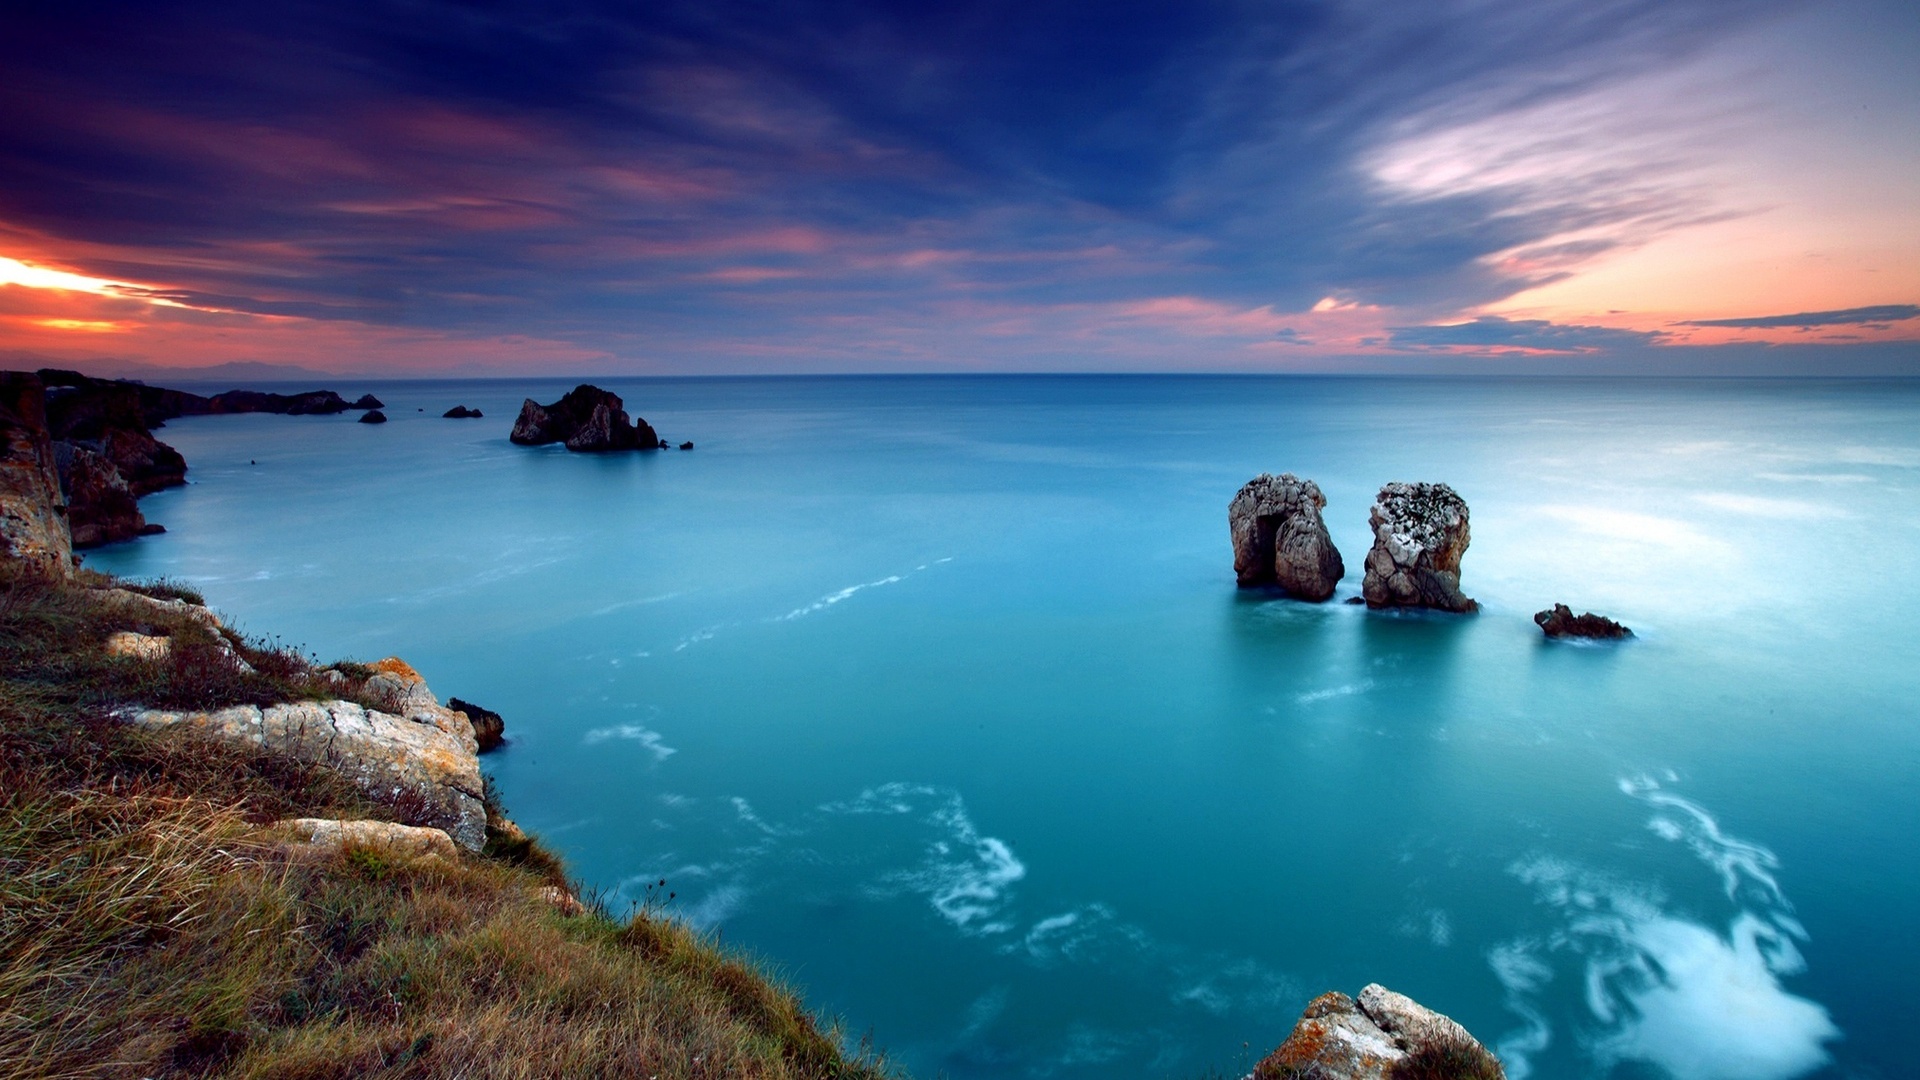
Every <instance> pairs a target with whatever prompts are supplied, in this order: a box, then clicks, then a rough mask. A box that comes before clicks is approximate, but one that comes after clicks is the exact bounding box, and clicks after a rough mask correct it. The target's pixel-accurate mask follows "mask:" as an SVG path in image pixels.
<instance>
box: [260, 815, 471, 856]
mask: <svg viewBox="0 0 1920 1080" xmlns="http://www.w3.org/2000/svg"><path fill="white" fill-rule="evenodd" d="M273 827H274V828H275V829H277V830H280V831H282V832H286V833H291V834H293V835H294V836H296V837H298V838H299V839H300V840H301V842H302V843H305V844H307V845H308V846H310V847H314V848H317V849H319V850H322V851H326V852H335V851H341V850H344V849H346V848H378V849H380V850H383V851H386V852H389V853H392V854H396V855H404V856H414V857H419V856H423V855H439V856H441V857H443V858H448V859H453V858H458V857H459V855H460V851H459V849H458V848H456V847H455V846H454V844H453V837H451V836H448V835H447V832H446V830H445V829H435V828H431V827H426V826H420V825H400V824H397V823H395V822H391V821H342V820H339V819H335V818H289V819H287V820H285V821H276V822H274V823H273Z"/></svg>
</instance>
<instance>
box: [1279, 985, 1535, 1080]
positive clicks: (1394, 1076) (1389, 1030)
mask: <svg viewBox="0 0 1920 1080" xmlns="http://www.w3.org/2000/svg"><path fill="white" fill-rule="evenodd" d="M1506 1075H1507V1074H1506V1070H1505V1069H1504V1068H1502V1067H1501V1065H1500V1061H1499V1059H1498V1058H1496V1057H1494V1056H1493V1054H1492V1053H1490V1052H1489V1051H1488V1050H1487V1048H1486V1047H1484V1046H1482V1045H1480V1042H1479V1040H1477V1039H1475V1038H1474V1037H1473V1036H1472V1035H1470V1034H1468V1033H1467V1029H1466V1028H1463V1027H1461V1026H1460V1025H1459V1024H1456V1023H1454V1022H1453V1021H1452V1020H1450V1019H1448V1018H1447V1017H1444V1016H1442V1015H1440V1014H1439V1013H1437V1012H1434V1011H1433V1010H1431V1009H1429V1008H1426V1007H1425V1006H1423V1005H1421V1004H1420V1003H1419V1002H1417V1001H1414V1000H1413V999H1412V998H1409V997H1406V996H1405V995H1402V994H1396V993H1394V992H1393V991H1391V990H1388V989H1387V988H1386V987H1384V986H1381V985H1379V984H1378V983H1376V984H1374V985H1372V986H1369V987H1367V988H1366V989H1364V990H1362V991H1360V999H1359V1000H1358V1001H1355V1000H1354V999H1353V998H1350V997H1348V996H1347V995H1345V994H1342V993H1340V992H1339V991H1337V990H1336V991H1334V992H1332V993H1327V994H1322V995H1320V996H1319V997H1317V998H1315V999H1313V1001H1312V1002H1310V1003H1309V1004H1308V1005H1307V1008H1306V1012H1305V1013H1303V1014H1302V1015H1301V1017H1300V1022H1299V1023H1298V1024H1296V1025H1294V1029H1293V1034H1292V1035H1290V1036H1288V1038H1287V1041H1286V1042H1284V1043H1281V1044H1280V1047H1279V1049H1276V1050H1275V1051H1274V1052H1273V1053H1272V1054H1270V1055H1268V1056H1267V1058H1266V1059H1265V1060H1263V1061H1261V1062H1260V1064H1259V1065H1257V1066H1255V1067H1254V1070H1253V1074H1252V1075H1251V1076H1249V1077H1248V1078H1247V1080H1425V1078H1434V1080H1506Z"/></svg>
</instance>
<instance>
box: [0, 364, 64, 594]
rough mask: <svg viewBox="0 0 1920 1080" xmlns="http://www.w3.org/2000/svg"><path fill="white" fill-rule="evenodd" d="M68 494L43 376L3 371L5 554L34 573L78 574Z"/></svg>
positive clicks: (1, 515)
mask: <svg viewBox="0 0 1920 1080" xmlns="http://www.w3.org/2000/svg"><path fill="white" fill-rule="evenodd" d="M66 512H67V505H66V499H65V498H63V497H62V496H61V493H60V474H59V472H58V469H57V467H56V465H55V463H54V452H53V438H52V436H51V434H50V433H49V432H48V430H47V411H46V387H45V386H44V385H43V384H42V383H41V382H40V378H39V376H36V375H30V374H28V373H26V372H20V371H0V555H5V556H7V557H8V558H11V559H13V560H15V561H17V562H19V563H21V564H22V565H24V566H26V567H27V568H29V569H30V570H32V571H33V572H34V573H37V574H43V575H46V576H49V577H66V576H68V575H70V574H72V573H73V541H72V539H71V538H70V537H69V536H68V534H67V520H66Z"/></svg>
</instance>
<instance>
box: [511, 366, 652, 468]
mask: <svg viewBox="0 0 1920 1080" xmlns="http://www.w3.org/2000/svg"><path fill="white" fill-rule="evenodd" d="M509 438H510V439H512V441H514V442H516V443H518V444H520V445H521V446H544V445H546V444H547V443H556V442H557V443H565V444H566V447H567V449H569V450H575V451H579V452H581V453H604V452H606V451H611V450H652V449H654V448H655V447H657V446H659V445H660V436H659V434H658V433H657V432H655V431H654V430H653V427H652V426H651V425H649V424H648V423H647V422H646V421H645V420H640V421H638V422H637V423H636V422H634V421H632V420H629V419H628V418H627V410H626V408H625V406H624V405H623V404H622V403H621V401H620V397H619V395H617V394H614V393H611V392H609V391H606V390H602V389H600V388H599V387H597V386H589V385H587V384H585V383H582V384H581V385H579V386H576V387H574V388H573V389H572V390H569V391H568V392H567V394H566V396H565V397H563V398H561V399H560V400H559V401H556V402H554V403H553V404H551V405H541V404H540V403H538V402H536V401H534V400H533V399H532V398H528V399H527V400H526V403H525V404H524V405H522V406H520V418H519V419H518V420H516V421H514V425H513V434H512V435H510V436H509Z"/></svg>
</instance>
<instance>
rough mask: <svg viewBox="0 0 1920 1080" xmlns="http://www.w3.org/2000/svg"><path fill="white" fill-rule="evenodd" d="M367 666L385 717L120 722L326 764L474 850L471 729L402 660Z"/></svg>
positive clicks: (248, 714) (322, 710)
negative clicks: (398, 800) (403, 803)
mask: <svg viewBox="0 0 1920 1080" xmlns="http://www.w3.org/2000/svg"><path fill="white" fill-rule="evenodd" d="M373 667H374V672H375V674H374V676H373V677H372V678H370V679H368V680H367V683H366V688H367V689H368V690H369V691H374V692H380V693H383V695H384V696H385V697H387V698H388V699H389V701H390V703H391V704H390V706H389V707H390V708H391V710H392V711H387V710H385V709H370V708H367V707H366V706H364V705H360V704H357V703H355V702H351V701H345V700H335V701H303V702H295V703H291V704H286V705H269V706H267V707H265V708H261V707H259V706H255V705H235V706H232V707H229V708H225V709H216V710H213V711H210V712H180V711H166V710H159V709H133V710H129V711H126V712H123V713H122V714H121V715H122V717H123V718H124V719H126V720H129V721H131V722H133V723H135V724H138V725H140V726H141V727H145V728H150V729H167V728H179V729H183V730H189V731H195V732H198V733H199V734H201V735H204V736H207V737H210V738H215V739H220V740H222V741H231V742H242V743H250V744H252V745H254V746H258V747H260V748H261V749H263V750H266V751H268V752H271V753H276V754H285V755H287V756H289V757H294V758H298V759H301V760H304V761H310V762H313V763H314V764H317V765H325V766H327V767H328V768H331V769H333V770H334V771H335V772H338V773H339V774H341V775H342V776H345V777H347V778H348V779H349V780H351V781H353V782H354V783H355V784H356V785H357V786H359V787H360V788H361V789H362V790H364V791H367V792H369V793H371V794H374V795H376V796H379V797H381V798H387V799H391V798H393V797H395V796H403V797H405V798H406V799H407V800H408V801H410V802H413V803H414V804H415V805H417V806H418V807H419V808H420V811H421V815H420V816H421V817H422V819H423V821H422V823H423V824H426V825H430V826H433V827H434V828H438V829H443V830H445V831H446V833H447V835H449V836H451V837H453V840H454V842H455V843H457V844H459V845H460V846H461V847H463V848H466V849H467V850H469V851H479V850H480V849H481V848H482V847H483V846H485V844H486V841H487V811H486V806H485V802H484V794H485V788H484V784H483V782H482V780H481V779H480V760H479V758H478V757H477V756H476V755H477V753H478V748H477V746H476V744H475V741H474V737H473V726H472V725H471V724H470V723H469V722H468V721H467V719H466V717H464V716H462V715H461V714H459V713H457V712H455V711H453V710H452V709H449V708H447V707H445V706H443V705H441V704H440V703H439V700H438V699H437V698H435V697H434V696H433V693H432V691H430V690H428V689H427V684H426V682H425V681H424V680H422V679H421V678H420V675H419V673H418V672H416V671H414V670H413V668H411V667H409V666H408V665H407V664H406V663H405V662H403V661H401V660H399V659H397V658H389V659H386V660H382V661H380V662H379V663H378V664H375V665H374V666H373Z"/></svg>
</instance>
